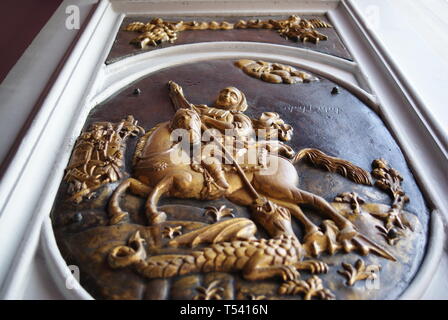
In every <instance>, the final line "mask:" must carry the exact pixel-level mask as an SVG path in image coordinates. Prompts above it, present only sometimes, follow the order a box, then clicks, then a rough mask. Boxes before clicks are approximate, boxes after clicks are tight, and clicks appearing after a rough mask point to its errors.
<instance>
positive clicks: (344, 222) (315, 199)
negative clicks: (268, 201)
mask: <svg viewBox="0 0 448 320" xmlns="http://www.w3.org/2000/svg"><path fill="white" fill-rule="evenodd" d="M261 182H262V181H258V183H257V189H260V191H262V192H264V193H267V194H269V196H270V197H271V198H274V199H278V200H281V201H285V202H287V203H293V204H298V205H309V206H311V207H313V208H315V209H317V210H318V212H319V213H323V214H324V215H326V216H327V217H328V218H330V219H331V220H333V221H334V222H335V224H336V225H337V226H338V227H339V229H340V230H341V233H340V237H341V239H342V238H352V237H353V236H354V235H356V234H357V232H356V230H355V229H354V227H353V225H352V223H351V222H350V221H349V220H348V219H346V218H345V217H344V216H342V215H341V214H340V213H339V212H337V211H336V209H334V208H333V207H332V206H331V205H330V204H329V203H328V202H327V201H326V200H325V199H324V198H322V197H319V196H317V195H314V194H312V193H310V192H307V191H303V190H300V189H299V188H297V187H296V186H294V185H292V184H283V185H281V184H279V183H277V184H276V185H275V187H273V186H272V184H271V186H270V187H267V184H265V183H261ZM265 188H267V189H266V190H264V189H265ZM294 213H296V214H297V217H298V218H299V219H300V220H301V221H303V222H305V223H306V224H308V225H310V226H311V224H310V223H308V222H307V221H306V220H305V219H304V218H303V216H304V214H303V213H302V212H301V210H300V212H299V211H297V210H294V209H293V212H292V214H294ZM306 224H305V225H306Z"/></svg>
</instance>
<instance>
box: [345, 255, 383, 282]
mask: <svg viewBox="0 0 448 320" xmlns="http://www.w3.org/2000/svg"><path fill="white" fill-rule="evenodd" d="M342 267H343V268H344V269H345V270H338V272H339V273H340V274H341V275H343V276H344V277H346V278H347V282H346V284H347V285H348V286H353V285H354V284H355V283H356V282H357V281H360V280H366V279H370V280H374V279H376V278H377V274H376V272H377V271H379V270H381V266H379V265H375V264H371V265H368V266H366V264H365V263H364V261H363V260H362V259H358V260H356V262H355V264H354V265H351V264H349V263H342Z"/></svg>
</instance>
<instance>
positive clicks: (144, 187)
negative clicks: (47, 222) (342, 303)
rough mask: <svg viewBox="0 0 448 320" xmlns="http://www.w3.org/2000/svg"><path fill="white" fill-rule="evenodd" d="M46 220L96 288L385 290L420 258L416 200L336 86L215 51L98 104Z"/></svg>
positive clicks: (270, 295)
mask: <svg viewBox="0 0 448 320" xmlns="http://www.w3.org/2000/svg"><path fill="white" fill-rule="evenodd" d="M52 220H53V226H54V230H55V234H56V238H57V242H58V245H59V247H60V249H61V252H62V254H63V256H64V258H65V259H66V261H67V263H68V264H75V265H77V266H79V268H80V271H81V284H82V285H83V286H84V288H86V289H87V290H88V292H89V293H91V294H92V295H93V296H94V297H95V298H98V299H396V298H398V297H399V296H400V294H401V293H402V292H403V291H404V290H405V288H406V287H407V286H408V285H409V283H410V281H411V280H412V278H413V277H414V275H415V273H416V272H417V270H418V268H419V265H420V263H421V260H422V258H423V255H424V250H425V244H426V236H427V230H428V209H427V207H426V204H425V201H424V199H423V196H422V193H421V191H420V190H419V187H418V186H417V184H416V181H415V179H414V177H413V175H412V173H411V171H410V169H409V167H408V165H407V164H406V161H405V159H404V157H403V155H402V153H401V151H400V148H399V147H398V145H397V143H396V142H395V140H394V139H393V137H392V135H391V134H390V133H389V131H388V130H387V128H386V126H385V125H384V123H383V122H382V120H381V119H380V118H379V117H378V116H377V115H376V114H375V112H373V111H372V110H371V109H369V107H368V106H366V105H365V104H364V103H363V102H361V101H360V100H359V99H358V98H356V97H355V96H354V95H352V94H351V93H350V92H349V91H347V90H345V89H344V88H341V87H339V86H337V85H336V84H335V83H333V82H331V81H329V80H327V79H325V78H323V77H321V76H320V75H316V74H312V73H310V72H308V71H306V70H302V69H301V68H298V67H296V66H294V65H287V64H284V63H283V64H280V63H276V62H275V61H252V60H242V59H225V60H224V59H223V60H211V61H205V62H197V63H191V64H185V65H180V66H175V67H170V68H167V69H163V70H160V71H158V72H155V73H153V74H150V75H148V76H147V77H145V78H143V79H140V80H138V81H136V82H135V83H133V84H132V85H130V86H128V87H127V88H124V89H123V90H122V91H121V92H119V93H117V94H116V95H115V96H113V97H111V98H109V99H108V100H107V101H105V102H103V103H101V104H100V105H98V106H96V107H95V108H94V109H93V110H92V111H91V113H90V114H89V116H88V118H87V121H86V123H85V126H84V128H83V130H82V133H81V134H80V136H79V138H78V141H77V143H76V145H75V147H74V150H73V153H72V156H71V160H70V162H69V164H68V166H67V169H66V175H65V177H64V180H63V181H62V182H61V186H60V189H59V193H58V196H57V200H56V202H55V205H54V208H53V212H52Z"/></svg>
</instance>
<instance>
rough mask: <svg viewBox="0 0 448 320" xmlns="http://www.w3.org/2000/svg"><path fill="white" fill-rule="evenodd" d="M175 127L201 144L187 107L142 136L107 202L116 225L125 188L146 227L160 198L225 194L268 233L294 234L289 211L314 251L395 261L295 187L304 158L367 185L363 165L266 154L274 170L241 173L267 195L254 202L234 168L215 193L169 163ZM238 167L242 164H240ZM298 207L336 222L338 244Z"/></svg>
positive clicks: (311, 155) (202, 179)
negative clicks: (137, 199)
mask: <svg viewBox="0 0 448 320" xmlns="http://www.w3.org/2000/svg"><path fill="white" fill-rule="evenodd" d="M175 129H184V130H186V132H188V135H189V138H190V141H191V143H192V144H193V145H194V144H197V143H200V139H201V119H200V117H199V116H198V114H197V113H196V112H194V111H193V110H190V109H186V108H182V109H178V110H177V112H176V113H175V115H174V117H173V119H172V120H171V121H167V122H163V123H160V124H159V125H157V126H156V127H154V128H153V129H152V130H150V131H148V132H147V133H146V134H145V135H144V136H143V137H141V138H140V140H139V141H138V143H137V146H136V151H135V153H134V157H133V173H132V177H130V178H128V179H126V180H124V181H123V182H122V183H121V184H120V185H119V186H118V187H117V188H116V189H115V191H114V192H113V194H112V196H111V199H110V201H109V207H108V210H109V214H110V215H111V222H110V223H111V224H117V223H119V222H120V221H122V220H123V219H124V218H125V217H126V216H127V214H128V213H127V212H125V211H123V210H122V209H121V208H120V199H121V197H122V196H123V194H124V193H125V192H126V191H127V190H128V189H129V190H130V191H131V192H132V193H133V194H136V195H139V196H141V197H146V202H145V212H146V216H147V219H148V222H149V224H150V225H156V224H159V223H162V222H164V221H166V219H167V215H166V213H165V212H163V211H161V210H159V209H158V202H159V200H160V199H161V197H176V198H183V199H200V200H204V199H208V200H213V199H218V198H220V197H225V198H227V199H228V200H230V201H231V202H233V203H236V204H238V205H242V206H249V207H252V208H255V210H253V211H254V214H253V215H254V220H256V221H257V222H259V223H260V224H261V225H262V226H263V227H264V228H265V229H266V231H267V232H268V233H269V235H270V236H272V237H275V236H279V235H280V234H289V235H291V234H293V235H294V232H293V230H292V226H291V215H292V216H294V217H295V218H297V219H298V220H299V221H300V222H301V224H302V225H303V227H304V234H305V236H304V242H305V245H309V246H311V249H310V251H311V252H312V254H313V255H318V254H319V253H320V252H322V251H324V250H327V251H331V250H332V249H331V248H330V247H331V246H334V245H337V246H339V248H341V249H344V250H345V251H346V252H349V251H351V250H354V247H357V249H358V250H360V251H361V252H362V253H363V254H367V253H369V252H370V251H372V252H375V253H377V254H378V255H380V256H383V257H386V258H388V259H391V260H394V258H393V257H392V256H391V255H390V254H389V253H387V252H386V251H385V250H383V249H382V248H381V247H379V246H378V245H376V244H375V243H373V242H372V241H370V240H369V239H367V238H366V237H365V236H363V235H362V234H360V233H359V232H358V231H357V230H356V228H355V226H354V225H353V224H352V223H351V222H350V221H349V220H348V219H347V218H345V217H344V216H343V215H341V214H340V213H339V212H338V211H337V210H336V209H335V208H333V207H332V206H331V204H330V203H329V202H327V201H326V200H325V199H324V198H322V197H320V196H318V195H315V194H313V193H310V192H307V191H305V190H301V189H299V188H298V185H299V176H298V174H297V171H296V169H295V167H294V164H296V163H297V162H298V161H300V160H301V159H303V158H308V160H310V161H311V162H312V163H314V164H317V165H320V166H323V167H325V168H326V169H327V170H330V171H337V172H339V173H341V174H343V175H345V176H347V177H348V178H350V179H352V180H355V181H358V182H359V183H364V184H370V175H369V173H368V172H366V171H365V170H363V169H362V168H359V167H357V166H355V165H353V164H351V163H350V162H348V161H345V160H341V159H338V158H333V157H330V156H327V155H325V154H324V153H323V152H321V151H319V150H316V149H304V150H301V151H299V152H298V153H297V154H296V155H295V156H294V157H293V159H287V158H285V157H282V156H279V155H275V154H268V155H267V160H268V161H269V162H272V161H276V164H277V167H276V170H275V171H274V172H269V171H268V169H267V168H264V167H261V168H259V169H258V170H245V172H244V175H245V176H246V178H247V181H248V182H250V184H251V185H252V187H253V188H254V189H255V190H256V192H258V194H259V195H260V196H261V197H262V198H263V199H265V201H262V203H259V200H260V199H258V203H257V200H255V201H254V197H253V195H252V194H251V193H250V188H248V186H247V184H246V183H245V181H244V179H243V177H242V176H241V174H240V173H238V172H237V171H235V170H227V171H226V173H225V174H226V179H227V181H228V182H229V188H228V189H225V190H221V191H222V192H218V193H213V192H209V193H207V192H205V193H204V190H206V189H207V185H208V182H207V176H206V174H204V172H203V171H201V170H197V169H194V168H193V166H192V165H191V163H188V162H178V161H173V159H174V157H173V155H174V154H175V153H179V151H180V148H181V143H180V142H177V141H172V139H171V138H170V137H171V133H172V132H173V130H175ZM242 167H243V168H244V167H245V166H244V164H242ZM269 170H270V169H269ZM270 171H272V170H270ZM208 186H209V185H208ZM254 203H255V204H254ZM302 205H306V206H310V207H312V208H314V209H316V210H317V211H318V212H319V213H321V214H323V215H324V216H325V217H327V218H329V219H330V221H332V222H334V223H332V224H327V227H328V228H333V231H335V232H336V234H337V240H334V239H333V241H337V243H329V241H330V242H331V239H328V237H325V236H324V234H323V233H322V230H321V229H320V228H319V227H318V226H317V225H315V224H314V223H313V222H312V221H311V220H310V219H309V218H308V217H307V216H306V215H305V214H304V212H303V211H302V209H301V208H300V207H301V206H302ZM329 246H330V247H329ZM333 251H334V250H333Z"/></svg>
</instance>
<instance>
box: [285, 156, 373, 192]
mask: <svg viewBox="0 0 448 320" xmlns="http://www.w3.org/2000/svg"><path fill="white" fill-rule="evenodd" d="M303 158H306V159H307V160H308V161H309V162H310V163H311V164H312V165H314V166H316V167H320V168H323V169H325V170H327V171H329V172H336V173H339V174H340V175H341V176H343V177H346V178H348V179H350V180H352V181H354V182H356V183H358V184H364V185H368V186H370V185H371V184H372V183H371V178H370V173H369V172H367V171H366V170H364V169H362V168H360V167H358V166H356V165H354V164H353V163H351V162H349V161H346V160H343V159H339V158H335V157H331V156H329V155H326V154H325V153H323V152H322V151H320V150H317V149H312V148H306V149H302V150H300V151H299V152H297V154H296V155H295V156H294V158H293V159H292V160H291V161H292V163H293V164H296V163H298V162H299V161H300V160H302V159H303Z"/></svg>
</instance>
